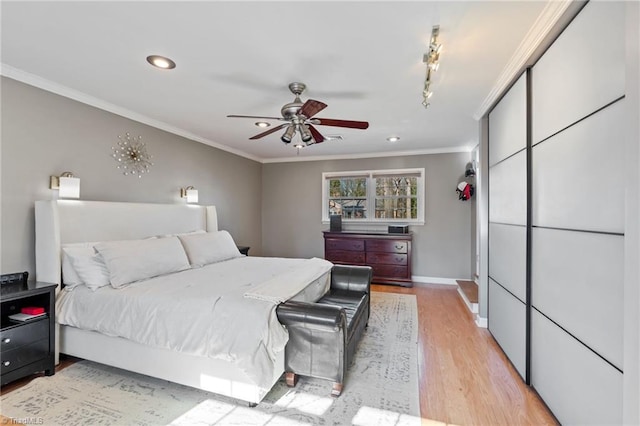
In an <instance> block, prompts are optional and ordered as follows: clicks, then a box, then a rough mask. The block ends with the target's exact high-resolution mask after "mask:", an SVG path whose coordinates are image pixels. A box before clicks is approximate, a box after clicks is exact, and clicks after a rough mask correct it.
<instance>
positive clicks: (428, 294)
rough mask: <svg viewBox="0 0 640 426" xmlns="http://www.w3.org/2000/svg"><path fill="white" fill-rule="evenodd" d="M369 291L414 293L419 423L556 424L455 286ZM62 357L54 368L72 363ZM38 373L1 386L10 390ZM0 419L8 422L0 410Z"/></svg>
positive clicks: (4, 390) (423, 286) (4, 391)
mask: <svg viewBox="0 0 640 426" xmlns="http://www.w3.org/2000/svg"><path fill="white" fill-rule="evenodd" d="M372 290H373V291H381V292H396V293H405V294H415V295H416V297H417V300H418V321H419V327H420V328H419V332H418V374H419V375H420V377H419V383H420V413H421V416H422V424H423V425H440V424H454V425H491V426H493V425H557V424H558V423H557V421H556V420H555V418H554V417H553V416H552V415H551V413H550V412H549V410H548V409H547V408H546V406H545V405H544V403H543V402H542V401H541V399H540V398H539V397H538V396H537V394H536V393H535V392H534V391H533V390H532V389H530V388H529V387H527V386H526V385H525V384H524V382H523V381H522V379H520V376H518V373H517V372H516V370H515V369H514V368H513V366H512V365H511V364H510V363H509V361H508V360H507V358H506V357H505V355H504V354H503V353H502V351H501V350H500V348H499V347H498V345H497V344H496V342H495V340H494V339H493V338H492V337H491V334H490V333H489V332H488V331H487V330H486V329H481V328H478V327H477V326H476V325H475V323H474V321H473V319H472V317H471V313H469V310H468V309H467V307H466V306H465V305H464V303H463V302H462V300H461V298H460V296H459V295H458V292H457V288H456V287H455V286H445V285H429V284H420V285H419V286H416V287H413V288H403V287H396V286H384V285H373V287H372ZM73 362H75V360H73V359H65V360H64V361H63V362H61V363H60V365H59V366H58V367H57V369H56V370H57V371H59V370H60V369H62V368H65V367H66V366H68V365H71V364H73ZM35 377H38V376H37V375H34V376H30V377H28V378H26V379H23V380H20V381H17V382H14V383H11V384H9V385H6V386H3V387H2V389H1V393H2V394H4V393H7V392H11V391H13V390H15V389H17V388H19V387H21V386H24V385H25V384H27V383H29V382H30V381H31V380H33V379H34V378H35ZM0 423H3V424H15V423H11V422H10V420H9V419H7V418H5V417H2V416H1V415H0Z"/></svg>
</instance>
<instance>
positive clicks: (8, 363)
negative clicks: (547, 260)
mask: <svg viewBox="0 0 640 426" xmlns="http://www.w3.org/2000/svg"><path fill="white" fill-rule="evenodd" d="M2 365H4V366H5V367H8V366H9V365H11V361H5V362H3V363H2Z"/></svg>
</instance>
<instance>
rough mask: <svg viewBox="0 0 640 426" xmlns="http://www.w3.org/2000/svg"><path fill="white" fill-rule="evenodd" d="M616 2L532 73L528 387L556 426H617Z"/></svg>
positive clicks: (619, 55) (619, 186)
mask: <svg viewBox="0 0 640 426" xmlns="http://www.w3.org/2000/svg"><path fill="white" fill-rule="evenodd" d="M624 10H625V5H624V3H623V2H590V3H588V4H587V5H586V6H585V7H584V8H583V10H582V11H581V12H580V13H579V14H578V16H577V17H576V18H575V19H574V20H573V21H572V22H571V24H570V25H569V26H568V27H567V29H565V31H564V32H563V33H562V34H561V35H560V37H559V38H558V39H557V40H556V41H555V42H554V43H553V45H552V46H551V47H550V48H549V49H548V50H547V52H545V54H544V55H543V56H542V58H541V59H540V60H539V61H538V62H537V63H536V64H535V66H534V67H533V69H532V71H531V72H532V74H531V76H532V79H531V95H532V98H531V103H532V111H531V113H532V123H531V124H532V128H531V130H532V149H531V155H532V159H531V160H532V172H531V177H532V183H531V184H532V198H531V203H532V234H531V237H532V239H531V306H532V311H531V384H532V386H534V387H535V388H536V390H537V391H538V393H539V394H540V396H541V397H542V398H543V399H544V401H545V402H546V404H547V405H548V406H549V408H550V409H551V410H552V411H553V413H554V414H555V416H556V417H557V418H558V420H560V422H561V423H563V424H620V423H621V422H622V374H623V372H622V350H623V347H622V345H623V334H622V333H623V258H624V187H625V182H624V172H625V170H624V164H625V162H624V135H623V133H622V132H623V128H624V122H623V118H624V117H623V116H624V99H622V97H623V95H624V84H625V80H624V72H625V63H624V46H625V39H624V28H625V21H624Z"/></svg>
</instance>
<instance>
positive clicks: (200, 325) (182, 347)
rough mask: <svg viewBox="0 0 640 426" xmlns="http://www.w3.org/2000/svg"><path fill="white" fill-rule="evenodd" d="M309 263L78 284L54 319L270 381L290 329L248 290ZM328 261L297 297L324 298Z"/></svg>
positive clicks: (235, 262)
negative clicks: (226, 364) (220, 362)
mask: <svg viewBox="0 0 640 426" xmlns="http://www.w3.org/2000/svg"><path fill="white" fill-rule="evenodd" d="M309 261H310V260H309V259H283V258H265V257H241V258H236V259H231V260H228V261H224V262H219V263H215V264H211V265H207V266H205V267H203V268H197V269H189V270H186V271H182V272H177V273H174V274H169V275H165V276H161V277H156V278H152V279H149V280H145V281H140V282H136V283H133V284H130V285H128V286H126V287H124V288H120V289H113V288H112V287H111V286H106V287H102V288H99V289H98V290H96V291H93V290H90V289H89V288H87V287H85V286H79V287H76V288H74V289H73V290H72V291H67V290H62V291H61V292H60V294H59V296H58V300H57V303H56V306H57V312H56V317H57V318H56V319H57V321H58V322H59V323H60V324H65V325H69V326H73V327H78V328H82V329H86V330H93V331H98V332H100V333H103V334H106V335H110V336H119V337H123V338H126V339H129V340H133V341H136V342H138V343H142V344H145V345H149V346H153V347H161V348H167V349H171V350H176V351H181V352H185V353H190V354H194V355H199V356H206V357H210V358H221V359H224V360H227V361H230V362H233V363H235V364H236V365H237V366H238V367H239V368H240V369H242V370H243V371H245V372H246V374H247V375H248V376H249V377H251V378H252V379H253V380H255V382H256V383H257V384H263V383H268V382H269V380H270V379H271V378H272V377H273V373H274V371H273V368H274V364H273V363H274V359H275V355H274V354H275V353H276V352H279V351H281V350H282V349H283V348H284V345H285V344H286V342H287V339H288V336H287V332H286V330H285V329H284V328H283V327H282V325H281V324H280V323H279V322H278V320H277V317H276V313H275V307H276V305H277V303H274V302H270V301H266V300H259V299H255V298H249V297H244V295H245V293H251V291H252V289H254V288H256V287H258V288H260V286H261V284H262V283H264V282H267V281H269V282H272V283H273V282H277V278H276V277H277V276H280V275H281V276H283V277H287V279H290V277H291V276H292V275H296V274H295V273H293V271H295V270H297V269H299V268H304V267H305V265H308V262H309ZM326 266H327V270H326V271H325V272H324V273H322V274H319V275H318V276H317V277H316V278H315V279H314V281H313V282H311V286H310V288H311V293H312V295H310V294H309V292H304V291H302V290H303V289H304V288H305V287H309V284H310V282H309V280H308V279H309V277H308V276H307V277H306V279H307V281H306V282H300V283H299V284H298V285H299V286H300V287H299V288H300V290H301V291H299V292H295V291H294V294H296V293H299V298H303V299H304V300H309V299H312V298H314V297H315V298H316V299H317V298H319V297H320V296H321V295H322V294H323V293H324V291H325V290H326V288H327V286H328V271H329V270H330V268H331V264H330V263H329V262H326ZM318 271H320V270H318ZM303 275H304V274H303ZM287 284H290V283H289V282H288V283H287ZM316 293H317V294H316ZM294 299H295V297H294ZM314 300H315V299H314Z"/></svg>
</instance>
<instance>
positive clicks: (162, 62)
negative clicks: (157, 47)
mask: <svg viewBox="0 0 640 426" xmlns="http://www.w3.org/2000/svg"><path fill="white" fill-rule="evenodd" d="M147 62H149V63H150V64H151V65H153V66H154V67H157V68H162V69H164V70H170V69H173V68H175V67H176V63H175V62H173V61H172V60H171V59H169V58H165V57H164V56H160V55H151V56H147Z"/></svg>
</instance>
